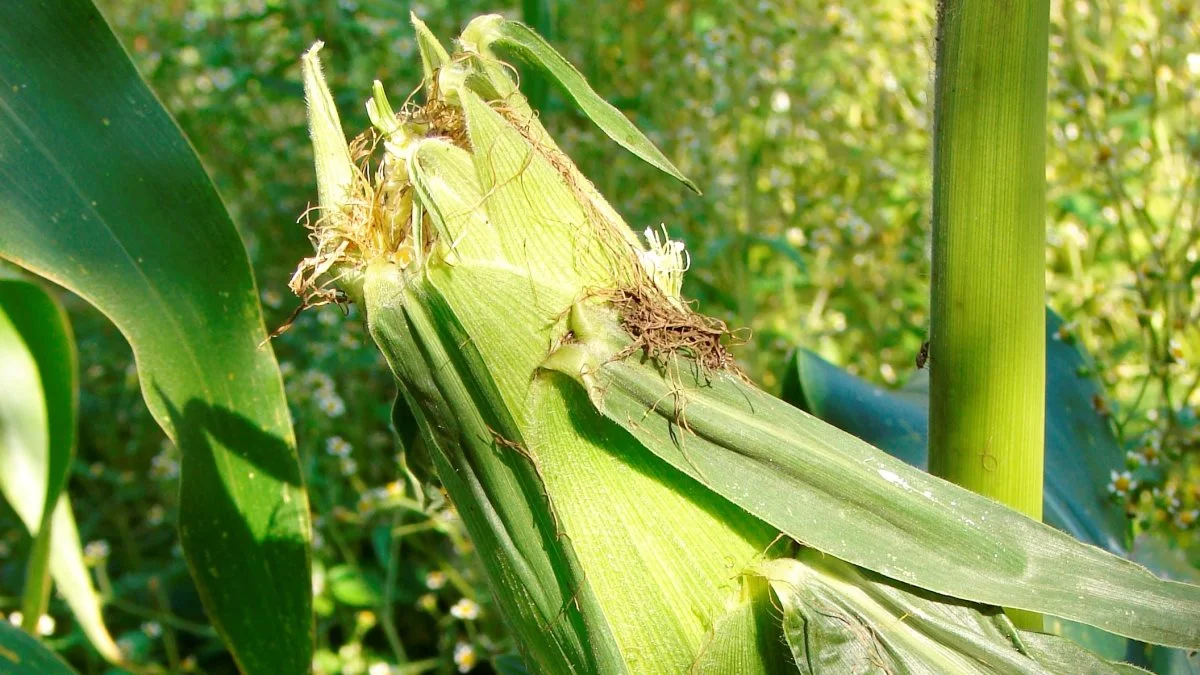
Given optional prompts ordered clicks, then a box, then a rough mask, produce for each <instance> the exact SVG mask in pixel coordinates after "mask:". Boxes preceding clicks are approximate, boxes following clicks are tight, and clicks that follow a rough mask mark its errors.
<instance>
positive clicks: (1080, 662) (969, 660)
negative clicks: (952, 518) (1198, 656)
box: [760, 549, 1140, 675]
mask: <svg viewBox="0 0 1200 675" xmlns="http://www.w3.org/2000/svg"><path fill="white" fill-rule="evenodd" d="M760 572H761V573H762V574H763V575H764V576H765V577H766V578H767V579H769V580H770V582H771V586H772V588H773V589H774V590H775V593H776V595H777V596H778V598H779V601H780V604H781V605H782V607H783V629H784V635H785V636H786V638H787V642H788V644H789V645H790V646H791V648H792V652H793V654H794V655H795V658H796V663H797V665H798V666H799V667H800V672H801V673H805V674H806V675H807V674H813V675H816V674H819V673H832V672H839V673H840V672H847V673H849V672H854V673H894V674H901V673H930V674H931V675H932V674H935V673H956V674H959V673H961V674H962V675H969V674H971V673H977V674H979V675H983V674H985V673H986V674H995V673H1012V674H1014V675H1015V674H1018V673H1029V674H1034V673H1037V674H1043V673H1044V674H1049V673H1065V672H1087V673H1095V674H1096V675H1100V674H1102V673H1123V672H1126V669H1127V668H1128V667H1127V666H1124V664H1119V665H1117V664H1110V663H1108V662H1106V661H1104V660H1102V659H1100V658H1098V657H1096V656H1095V655H1093V654H1091V653H1089V652H1088V651H1087V650H1085V649H1083V648H1082V647H1080V646H1079V645H1076V644H1073V643H1071V642H1070V641H1068V640H1064V639H1062V638H1058V637H1054V636H1044V635H1040V634H1036V633H1028V632H1018V631H1017V629H1016V628H1015V627H1014V626H1013V623H1012V620H1011V619H1009V618H1008V617H1007V616H1006V615H1005V614H1004V612H1003V611H1001V610H999V609H998V608H995V607H988V606H984V605H975V604H972V603H968V602H963V601H960V600H954V599H952V598H946V597H943V596H938V595H935V594H933V593H929V592H928V591H923V590H921V589H918V588H914V587H911V586H906V585H904V584H900V583H898V582H895V581H893V580H891V579H887V578H884V577H881V576H879V575H877V574H874V573H871V572H866V571H864V570H861V569H859V568H856V567H854V566H853V565H850V564H848V563H846V562H844V561H841V560H838V559H836V558H831V557H828V556H825V555H822V554H821V553H819V552H817V551H814V550H812V549H808V550H806V551H804V552H802V553H801V555H800V556H799V558H798V559H795V560H791V559H781V560H773V561H771V562H768V563H765V564H763V565H762V567H761V568H760ZM1030 643H1033V644H1035V645H1036V647H1035V648H1031V647H1030ZM1071 661H1073V662H1074V663H1075V664H1077V665H1076V666H1075V667H1074V668H1063V667H1062V666H1063V664H1064V663H1069V662H1071ZM1133 670H1134V671H1135V672H1140V671H1137V669H1136V668H1135V669H1133Z"/></svg>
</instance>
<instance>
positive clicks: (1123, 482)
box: [1108, 471, 1138, 497]
mask: <svg viewBox="0 0 1200 675" xmlns="http://www.w3.org/2000/svg"><path fill="white" fill-rule="evenodd" d="M1111 478H1112V480H1111V481H1110V482H1109V484H1108V492H1109V494H1114V495H1117V496H1118V497H1124V496H1125V495H1127V494H1129V492H1130V491H1131V490H1134V489H1136V488H1137V485H1138V482H1137V481H1136V480H1134V479H1133V475H1132V474H1131V473H1129V472H1128V471H1122V472H1121V473H1117V472H1116V471H1113V472H1112V473H1111Z"/></svg>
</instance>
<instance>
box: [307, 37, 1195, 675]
mask: <svg viewBox="0 0 1200 675" xmlns="http://www.w3.org/2000/svg"><path fill="white" fill-rule="evenodd" d="M414 25H415V27H416V30H417V35H418V44H419V45H420V46H421V52H422V57H423V60H424V71H425V73H426V81H425V90H426V95H427V96H426V101H425V102H424V103H423V104H420V105H416V104H408V105H406V106H405V107H404V108H402V109H400V110H398V111H397V110H394V109H393V108H392V106H391V105H390V104H389V103H388V102H387V99H386V96H385V95H384V92H383V87H382V85H380V84H379V83H376V86H375V88H374V92H373V93H374V95H373V97H372V98H371V100H370V101H369V102H368V104H367V109H368V113H369V114H370V117H371V119H372V123H373V126H374V131H373V132H371V133H370V134H368V135H366V136H363V137H360V138H359V139H356V140H355V142H353V143H351V144H349V145H347V144H346V142H345V140H344V138H345V137H344V136H343V132H342V129H341V125H340V122H339V118H338V115H337V111H336V110H335V109H334V107H333V104H332V97H331V96H330V95H329V92H328V90H327V89H326V87H325V83H324V80H323V78H322V76H321V73H320V64H319V61H318V58H317V48H314V49H313V50H312V51H310V52H309V53H308V54H307V55H306V56H305V58H304V69H305V88H306V92H307V95H308V99H309V109H310V124H311V126H312V133H313V137H314V147H315V148H316V150H317V174H318V185H319V192H320V199H321V204H320V208H319V210H318V211H317V217H316V219H315V222H313V224H312V240H313V243H314V247H315V249H316V253H315V255H314V256H313V257H311V258H308V259H306V260H305V261H303V262H302V263H301V265H300V267H299V268H298V270H297V272H296V275H295V277H294V278H293V284H292V286H293V289H294V290H295V291H296V292H297V293H298V294H299V295H301V296H302V297H303V298H305V300H306V301H307V302H308V303H310V304H319V303H322V302H332V301H335V300H336V299H337V297H338V295H337V294H336V291H338V290H340V291H342V292H345V293H346V294H347V296H348V297H350V298H351V299H352V301H353V302H356V303H359V304H361V305H362V306H363V308H364V310H365V314H366V317H367V325H368V328H369V331H370V333H371V335H372V337H373V338H374V340H375V342H376V343H377V344H378V346H379V348H380V349H381V351H382V352H383V354H384V356H385V357H386V359H387V361H388V363H389V365H390V366H391V369H392V371H393V373H394V374H395V376H396V380H397V383H398V385H399V390H400V395H401V401H402V403H403V405H405V406H407V407H408V408H409V409H410V411H411V412H412V414H413V418H414V419H415V421H416V423H417V426H418V428H419V429H420V431H421V437H422V439H423V441H424V443H425V445H426V446H427V447H428V448H429V450H430V455H431V458H432V462H433V464H434V466H435V469H436V471H437V474H438V476H439V478H440V479H441V481H442V484H443V485H444V486H445V488H446V490H447V492H448V493H449V494H450V497H451V499H452V500H453V501H454V503H455V504H456V506H457V508H458V510H459V512H460V514H461V516H462V518H463V521H464V523H465V524H466V526H467V529H468V531H469V532H470V534H471V536H472V538H473V539H474V541H475V544H476V547H477V548H478V550H479V552H480V557H481V558H482V560H483V562H484V565H485V567H486V569H487V572H488V577H489V581H490V582H491V584H492V585H493V586H494V587H495V588H496V591H497V592H496V596H497V598H498V603H499V605H500V608H501V611H503V612H504V614H505V617H506V619H507V621H508V624H509V625H510V626H511V628H512V630H513V632H514V633H515V634H516V636H517V638H518V641H519V643H520V644H521V645H522V646H523V649H524V650H525V655H526V657H527V661H528V663H529V665H530V666H531V667H532V668H533V669H534V670H537V671H540V672H555V673H557V672H589V673H592V672H597V673H598V672H603V673H620V672H668V673H678V672H687V671H689V670H693V671H695V672H706V673H707V672H711V673H724V672H729V673H752V672H764V673H765V672H796V671H797V670H799V671H801V672H813V666H812V664H814V663H825V662H827V661H830V660H831V659H835V658H837V657H838V655H839V654H841V653H842V652H843V651H844V650H845V649H847V648H849V646H854V647H856V648H861V649H868V650H875V652H872V653H881V652H880V650H885V651H886V648H887V647H886V645H885V644H884V643H883V642H881V637H880V635H882V633H879V632H873V630H874V629H875V628H880V626H878V625H876V624H875V623H873V622H874V621H876V620H881V615H871V614H870V612H868V613H867V614H865V615H864V614H863V613H862V612H860V611H859V610H858V609H855V608H854V607H852V606H850V605H842V606H839V607H833V606H831V605H829V603H827V602H824V601H821V600H819V599H814V598H812V597H797V598H791V597H790V596H789V601H788V602H789V603H790V604H788V603H785V605H784V607H783V620H782V621H780V618H779V617H780V614H779V611H778V610H776V609H774V607H773V604H775V603H778V602H779V601H780V599H781V598H782V597H784V595H785V594H786V593H787V589H788V587H789V584H791V583H793V582H794V579H796V578H799V577H796V576H795V574H794V572H795V568H794V567H793V566H794V565H796V564H801V563H802V559H801V558H796V557H795V556H796V555H797V554H804V553H806V552H821V553H822V554H825V555H829V556H832V557H833V558H836V559H840V560H842V561H845V562H844V563H843V567H841V568H837V569H834V568H829V567H821V566H819V565H818V566H813V565H809V566H808V567H807V568H806V569H809V570H811V572H806V574H810V575H816V576H818V577H821V578H823V579H829V580H830V582H829V583H830V584H832V585H833V587H837V588H847V587H851V586H852V587H856V588H862V587H865V586H868V585H872V584H881V585H883V586H886V587H888V588H893V589H901V588H902V589H908V591H910V592H912V593H915V594H917V595H919V596H920V597H921V598H922V601H923V602H926V603H930V604H931V605H936V606H939V607H940V606H962V607H965V608H964V609H963V612H964V613H963V614H961V615H955V616H957V618H956V619H952V620H948V623H946V622H944V623H943V624H942V625H944V626H949V627H948V628H940V629H937V630H933V631H932V632H931V633H929V635H933V636H934V637H932V638H930V637H928V635H927V636H925V637H919V638H917V639H912V640H908V641H907V642H906V644H907V645H908V647H907V649H909V652H908V653H907V656H905V657H904V659H905V662H906V663H915V662H920V661H921V660H922V659H923V658H925V657H929V658H930V659H932V658H933V656H932V652H931V651H930V650H931V649H933V648H934V647H935V646H936V649H937V650H938V651H939V652H940V653H943V658H950V657H945V656H944V654H945V653H956V654H960V655H962V654H969V655H972V656H967V657H963V658H958V657H955V658H956V659H957V660H955V661H954V662H956V663H959V662H961V663H965V664H969V668H968V669H966V670H964V671H963V672H1053V671H1052V670H1049V669H1048V668H1049V667H1048V666H1047V665H1046V663H1045V662H1044V661H1045V659H1046V658H1047V657H1046V656H1045V653H1044V650H1043V651H1042V652H1039V651H1038V650H1037V649H1035V648H1031V647H1030V646H1029V644H1027V643H1028V642H1029V641H1028V640H1026V639H1025V638H1024V637H1023V634H1022V633H1020V632H1019V631H1018V630H1017V629H1016V628H1014V627H1013V626H1012V624H1011V622H1009V621H1008V619H1007V618H1005V617H1004V616H1003V614H1000V613H998V612H997V610H995V606H997V605H1003V606H1015V607H1024V608H1028V609H1032V610H1036V611H1044V612H1048V613H1053V614H1056V615H1059V616H1065V617H1068V618H1072V619H1075V620H1079V621H1083V622H1087V623H1092V624H1094V625H1100V626H1103V627H1105V628H1107V629H1109V630H1114V631H1116V632H1121V633H1122V634H1128V635H1134V636H1137V637H1140V638H1141V639H1147V640H1150V641H1155V642H1162V643H1166V644H1186V645H1197V644H1200V627H1198V626H1200V589H1198V588H1196V587H1192V586H1186V585H1183V584H1175V583H1171V582H1166V581H1162V580H1159V579H1156V578H1154V577H1153V576H1152V575H1150V574H1149V573H1147V572H1146V571H1145V570H1143V569H1141V568H1138V567H1136V566H1134V565H1131V564H1130V563H1127V562H1125V561H1123V560H1120V559H1117V558H1115V557H1113V556H1110V555H1107V554H1104V553H1103V552H1101V551H1099V550H1097V549H1094V548H1091V547H1087V546H1084V545H1082V544H1079V543H1078V542H1075V541H1074V540H1071V539H1070V538H1068V537H1065V536H1064V535H1062V534H1060V533H1057V532H1054V531H1053V530H1050V529H1049V528H1046V527H1045V526H1042V525H1040V524H1038V523H1035V522H1033V521H1030V520H1029V519H1027V518H1024V517H1023V516H1020V515H1019V514H1016V513H1015V512H1012V511H1010V510H1008V509H1005V508H1003V507H1001V506H999V505H997V504H996V503H994V502H992V501H990V500H987V499H984V498H982V497H979V496H977V495H975V494H973V493H971V492H968V491H966V490H963V489H962V488H959V487H956V486H954V485H951V484H949V483H946V482H945V481H941V480H939V479H936V478H933V477H930V476H927V475H925V474H923V473H921V472H919V471H917V470H915V469H912V468H909V467H907V466H906V465H903V464H901V463H900V462H898V461H896V460H893V459H891V458H890V457H888V456H887V455H886V454H884V453H882V452H880V451H879V450H877V449H875V448H872V447H870V446H868V445H866V444H864V443H862V442H860V441H857V440H856V439H853V437H850V436H848V435H846V434H843V433H841V432H839V431H837V430H836V429H833V428H832V427H829V426H828V425H825V424H824V423H822V422H820V421H818V420H816V419H814V418H811V417H809V416H807V415H805V414H803V413H800V412H798V411H796V410H795V409H793V408H791V407H789V406H787V405H786V404H783V403H782V402H780V401H778V400H776V399H773V398H771V397H769V396H767V395H766V394H764V393H762V392H761V391H759V390H757V389H756V388H754V387H753V386H752V385H751V384H749V383H748V382H747V381H746V380H745V379H744V377H742V376H741V375H740V373H739V372H738V371H737V368H736V365H735V364H734V363H733V360H732V358H731V356H730V355H729V353H728V352H727V351H726V349H725V342H726V338H727V330H726V328H725V326H724V325H723V324H721V323H720V322H717V321H715V320H713V319H710V318H707V317H704V316H703V315H700V314H697V313H695V312H693V311H692V309H691V308H690V306H689V305H687V304H686V303H685V302H684V301H683V299H682V298H681V297H680V295H679V289H680V284H681V280H682V275H683V272H684V270H685V269H686V267H687V258H686V252H685V251H684V249H683V245H682V244H681V243H680V242H673V241H671V240H669V239H668V238H666V237H665V236H663V237H660V236H659V235H658V234H657V233H655V232H654V231H652V230H651V231H648V232H647V233H646V240H645V241H643V240H642V239H640V238H638V237H637V236H635V235H634V233H633V231H632V230H631V229H630V228H629V227H628V226H627V225H626V224H625V223H624V222H623V221H622V220H621V218H620V216H619V215H618V214H617V213H616V211H615V210H614V209H613V208H612V207H611V206H610V205H609V204H608V203H607V202H606V201H605V200H604V198H603V197H602V196H601V195H600V194H599V193H598V192H597V190H596V189H595V188H594V186H593V185H592V184H591V183H590V182H589V181H588V180H587V178H586V177H584V176H583V175H582V174H581V173H580V172H579V170H578V169H577V168H576V167H575V165H574V164H573V163H572V162H571V161H570V159H569V158H568V157H566V155H564V154H563V153H562V151H561V150H560V149H559V148H558V147H557V146H556V145H555V144H554V142H553V140H552V139H551V138H550V136H549V134H548V133H547V132H546V130H545V129H544V128H543V127H542V126H541V124H540V123H539V122H538V119H537V117H536V116H535V115H534V113H533V111H532V110H531V109H530V107H529V105H528V103H527V102H526V100H525V99H524V98H523V97H522V95H521V93H520V92H519V91H518V90H517V87H516V85H515V84H514V82H513V80H512V79H511V77H510V75H509V73H510V67H509V66H507V65H506V64H504V63H503V62H502V61H500V59H499V56H498V54H497V51H503V52H504V53H505V54H507V55H509V56H512V57H514V58H517V59H519V60H521V61H522V62H523V63H524V64H526V65H529V66H532V67H535V68H538V69H539V70H541V71H543V72H544V73H545V74H546V76H547V77H548V78H549V80H550V81H552V82H554V83H556V84H558V85H559V87H560V89H561V90H562V91H563V93H564V94H565V96H566V97H567V98H568V99H569V100H571V101H573V102H574V103H576V104H577V105H578V106H579V107H580V109H581V110H582V111H583V112H584V113H585V114H586V115H587V116H588V117H589V118H590V119H592V120H593V121H594V122H595V123H596V124H597V125H598V126H600V128H601V129H603V130H604V131H605V132H606V133H607V134H608V136H609V137H610V138H612V139H613V140H615V141H616V142H618V143H619V144H621V145H622V146H623V147H625V148H627V149H629V150H630V151H631V152H633V153H634V154H636V155H637V156H639V157H641V158H643V159H644V160H646V161H647V162H649V163H651V164H652V165H654V166H656V167H658V168H660V169H662V170H663V171H664V172H666V173H667V174H669V175H672V176H674V177H675V178H677V179H679V180H681V181H683V182H684V183H685V184H687V185H689V186H692V184H691V183H690V181H688V180H687V179H686V178H685V177H684V176H682V175H681V174H680V173H679V171H678V170H677V169H676V168H675V167H674V166H673V165H672V164H671V163H670V162H669V161H668V160H667V159H666V158H665V157H664V156H663V155H662V154H661V153H660V152H659V151H658V150H657V149H655V148H654V147H653V145H651V144H650V142H649V141H648V140H647V139H646V138H645V136H644V135H642V134H641V133H640V132H639V131H638V130H637V129H636V128H634V127H633V125H632V124H630V122H629V121H628V120H627V119H625V117H623V116H622V115H621V114H620V113H619V111H617V110H615V109H614V108H612V106H610V105H608V104H607V103H605V102H604V101H603V99H601V98H600V97H599V96H598V95H597V94H596V93H595V92H594V91H592V89H591V88H590V87H589V86H588V85H587V83H586V82H585V81H584V79H583V78H582V76H580V75H579V73H578V72H577V71H576V70H575V69H574V68H573V67H571V66H570V64H568V63H567V62H566V61H565V60H563V59H562V57H561V56H559V55H558V54H557V52H555V51H554V50H553V49H552V48H550V46H549V45H548V44H546V43H545V42H544V41H543V40H541V39H540V38H539V37H538V36H537V35H536V34H534V33H533V32H532V31H530V30H529V29H528V28H527V27H525V26H523V25H521V24H517V23H513V22H508V21H505V20H504V19H502V18H500V17H498V16H486V17H480V18H479V19H476V20H475V21H473V22H472V23H471V24H470V25H469V26H468V27H467V28H466V30H465V31H464V32H463V34H462V36H461V37H460V39H459V41H458V45H457V49H456V51H455V52H454V53H450V52H448V51H447V50H446V49H444V48H443V47H442V46H441V45H440V44H439V43H438V41H437V40H436V38H434V37H433V36H432V35H430V34H429V33H428V31H427V30H426V29H425V27H424V25H423V24H421V23H420V22H419V21H417V20H415V19H414ZM664 234H665V233H664ZM860 568H863V570H864V571H861V572H859V571H855V570H859V569H860ZM847 570H850V571H852V572H853V574H851V573H850V572H847ZM865 570H870V574H871V575H874V576H865V575H867V574H868V573H867V572H866V571H865ZM839 575H840V576H839ZM839 578H844V579H848V581H841V582H838V581H837V579H839ZM1097 580H1102V583H1103V584H1105V585H1104V586H1103V587H1101V586H1098V585H1097ZM839 584H840V585H839ZM830 607H833V612H834V614H833V616H835V617H841V618H843V619H845V621H842V622H840V625H842V626H843V628H842V629H841V632H838V629H837V628H836V625H835V624H836V623H837V622H835V623H830V624H829V625H827V626H825V627H824V628H823V629H821V630H817V629H815V628H814V629H813V630H808V629H806V628H805V626H807V625H808V624H809V623H811V622H806V620H805V619H804V617H805V616H814V614H813V612H822V611H825V610H827V609H829V608H830ZM856 616H857V617H859V618H857V619H856V618H855V617H856ZM862 616H874V618H868V619H863V618H861V617H862ZM980 617H985V618H983V619H981V618H980ZM892 620H893V621H894V620H895V617H893V619H892ZM789 621H790V623H789ZM960 621H966V622H967V623H972V622H975V623H978V621H985V622H988V623H989V625H992V626H994V627H995V626H999V627H998V628H996V629H995V630H989V631H988V632H987V633H986V634H985V635H984V636H983V637H979V635H978V634H977V633H978V631H975V633H972V632H971V630H972V629H970V628H969V626H966V627H964V626H959V625H958V624H957V623H956V622H960ZM861 625H866V626H868V627H871V628H872V630H866V631H861V630H855V629H854V626H861ZM972 625H974V624H972ZM789 626H790V628H789ZM960 629H961V630H960ZM781 635H782V637H783V639H782V640H781V639H780V636H781ZM829 635H836V636H839V637H838V638H837V639H828V640H827V639H824V638H821V636H829ZM931 639H932V640H933V642H935V643H936V645H933V643H931V642H930V640H931ZM980 640H983V641H984V642H986V643H987V644H988V645H989V648H988V650H983V651H982V652H981V651H980V650H978V649H976V648H975V647H973V646H972V645H977V644H978V643H979V641H980ZM1047 640H1050V642H1051V643H1052V644H1053V645H1054V648H1055V649H1056V650H1058V651H1055V653H1059V652H1065V653H1068V654H1070V653H1074V651H1079V652H1080V653H1082V652H1081V650H1079V648H1078V647H1075V646H1074V645H1071V644H1069V643H1063V642H1062V641H1056V640H1054V639H1053V638H1047ZM785 647H786V648H785ZM1072 650H1074V651H1072ZM984 652H986V653H984ZM980 654H982V655H980ZM988 654H992V655H993V656H988ZM931 662H932V661H931ZM947 662H948V661H947ZM1014 664H1015V665H1014ZM1010 666H1011V667H1010ZM1104 669H1107V670H1108V671H1109V672H1119V671H1118V670H1117V667H1116V666H1112V667H1110V665H1109V664H1104ZM1104 669H1102V670H1100V671H1098V672H1105V670H1104Z"/></svg>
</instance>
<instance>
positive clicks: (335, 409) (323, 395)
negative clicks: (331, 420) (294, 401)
mask: <svg viewBox="0 0 1200 675" xmlns="http://www.w3.org/2000/svg"><path fill="white" fill-rule="evenodd" d="M317 407H318V408H320V409H321V412H323V413H325V414H326V415H329V416H330V417H341V416H342V413H344V412H346V403H345V402H344V401H342V399H341V397H340V396H338V395H337V394H335V393H333V392H332V391H324V390H317Z"/></svg>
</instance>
